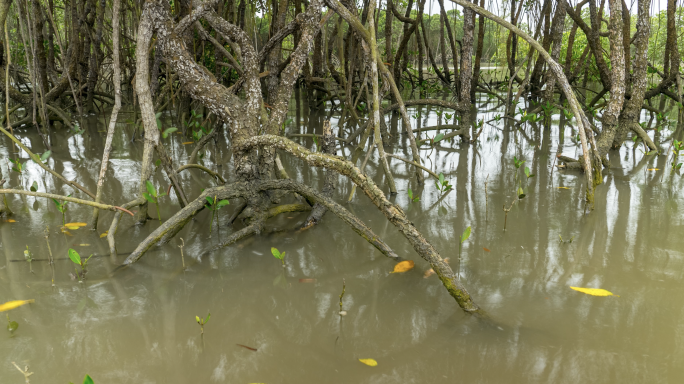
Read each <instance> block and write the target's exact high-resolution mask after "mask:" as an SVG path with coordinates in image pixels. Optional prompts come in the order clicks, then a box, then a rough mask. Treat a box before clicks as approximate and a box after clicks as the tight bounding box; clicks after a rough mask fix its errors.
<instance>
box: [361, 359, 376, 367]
mask: <svg viewBox="0 0 684 384" xmlns="http://www.w3.org/2000/svg"><path fill="white" fill-rule="evenodd" d="M359 361H360V362H362V363H364V364H366V365H367V366H369V367H375V366H377V365H378V362H377V361H375V360H374V359H359Z"/></svg>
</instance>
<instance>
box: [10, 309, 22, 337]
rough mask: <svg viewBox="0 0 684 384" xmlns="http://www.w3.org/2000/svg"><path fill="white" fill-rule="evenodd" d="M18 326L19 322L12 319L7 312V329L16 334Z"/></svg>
mask: <svg viewBox="0 0 684 384" xmlns="http://www.w3.org/2000/svg"><path fill="white" fill-rule="evenodd" d="M17 328H19V323H17V322H16V321H12V320H10V318H9V313H8V314H7V331H9V333H10V334H11V335H12V336H14V331H16V330H17Z"/></svg>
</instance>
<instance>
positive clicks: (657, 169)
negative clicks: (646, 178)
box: [648, 168, 660, 171]
mask: <svg viewBox="0 0 684 384" xmlns="http://www.w3.org/2000/svg"><path fill="white" fill-rule="evenodd" d="M648 170H649V171H660V168H649V169H648Z"/></svg>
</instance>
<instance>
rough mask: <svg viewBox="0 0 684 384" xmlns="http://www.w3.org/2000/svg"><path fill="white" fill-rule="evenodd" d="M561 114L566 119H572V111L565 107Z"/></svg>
mask: <svg viewBox="0 0 684 384" xmlns="http://www.w3.org/2000/svg"><path fill="white" fill-rule="evenodd" d="M563 115H565V118H566V119H567V120H571V119H572V111H569V110H567V109H563Z"/></svg>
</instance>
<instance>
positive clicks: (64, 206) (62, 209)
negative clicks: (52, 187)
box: [52, 195, 71, 225]
mask: <svg viewBox="0 0 684 384" xmlns="http://www.w3.org/2000/svg"><path fill="white" fill-rule="evenodd" d="M70 196H71V195H68V196H67V197H70ZM52 201H53V202H54V203H55V205H56V206H57V210H58V211H60V212H62V225H64V224H65V223H66V221H65V215H66V210H67V202H66V201H62V202H61V203H60V202H59V200H57V199H52Z"/></svg>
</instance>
